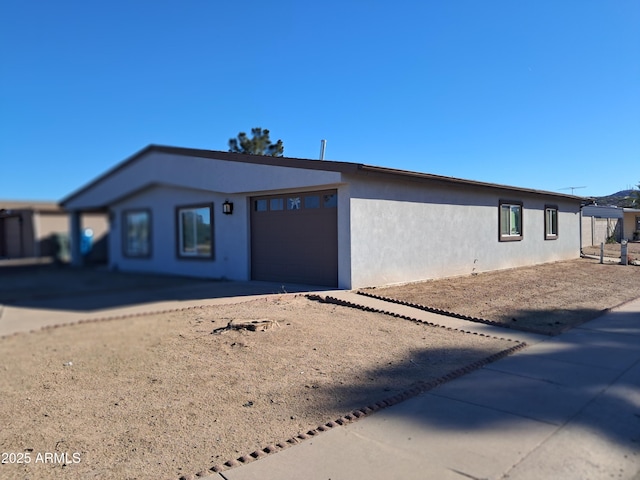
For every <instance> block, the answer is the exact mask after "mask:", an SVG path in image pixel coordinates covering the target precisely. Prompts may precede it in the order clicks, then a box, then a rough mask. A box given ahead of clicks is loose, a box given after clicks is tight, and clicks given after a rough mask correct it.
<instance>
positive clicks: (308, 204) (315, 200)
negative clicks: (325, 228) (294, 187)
mask: <svg viewBox="0 0 640 480" xmlns="http://www.w3.org/2000/svg"><path fill="white" fill-rule="evenodd" d="M304 208H320V197H319V196H318V195H313V196H310V197H304Z"/></svg>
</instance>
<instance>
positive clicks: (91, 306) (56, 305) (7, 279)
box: [0, 264, 321, 311]
mask: <svg viewBox="0 0 640 480" xmlns="http://www.w3.org/2000/svg"><path fill="white" fill-rule="evenodd" d="M320 289H321V288H320V287H313V286H308V285H293V284H281V283H276V282H254V281H252V282H232V281H224V280H208V279H194V278H188V277H177V276H169V275H156V274H136V273H121V272H110V271H107V270H105V269H104V268H91V267H85V268H72V267H69V266H66V265H55V264H52V265H31V266H2V267H0V304H4V305H10V306H14V307H24V308H34V309H47V310H67V311H93V310H102V309H111V308H119V307H126V306H132V305H139V304H146V303H152V302H167V301H189V300H204V299H211V298H225V297H236V296H247V295H260V294H272V293H292V292H307V291H317V290H320Z"/></svg>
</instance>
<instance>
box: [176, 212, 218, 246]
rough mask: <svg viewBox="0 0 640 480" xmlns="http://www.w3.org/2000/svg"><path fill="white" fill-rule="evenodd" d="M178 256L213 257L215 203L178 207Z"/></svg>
mask: <svg viewBox="0 0 640 480" xmlns="http://www.w3.org/2000/svg"><path fill="white" fill-rule="evenodd" d="M176 212H177V215H176V216H177V223H178V225H177V234H178V257H181V258H203V259H211V258H213V205H211V204H209V205H194V206H185V207H178V208H177V209H176Z"/></svg>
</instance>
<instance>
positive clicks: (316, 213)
mask: <svg viewBox="0 0 640 480" xmlns="http://www.w3.org/2000/svg"><path fill="white" fill-rule="evenodd" d="M337 204H338V195H337V192H336V191H335V190H328V191H321V192H303V193H289V194H286V195H269V196H264V197H253V198H252V199H251V277H252V278H253V279H254V280H268V281H276V282H291V283H306V284H310V285H326V286H329V287H337V285H338V214H337V211H338V209H337Z"/></svg>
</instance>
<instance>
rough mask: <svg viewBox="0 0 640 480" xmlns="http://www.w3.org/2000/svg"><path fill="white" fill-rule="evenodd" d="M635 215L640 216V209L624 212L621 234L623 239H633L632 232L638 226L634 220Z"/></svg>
mask: <svg viewBox="0 0 640 480" xmlns="http://www.w3.org/2000/svg"><path fill="white" fill-rule="evenodd" d="M636 217H640V210H638V211H632V212H624V216H623V219H622V220H623V227H622V231H623V236H624V240H629V241H631V240H633V239H634V238H633V233H634V232H635V231H636V228H638V224H637V222H636Z"/></svg>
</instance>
